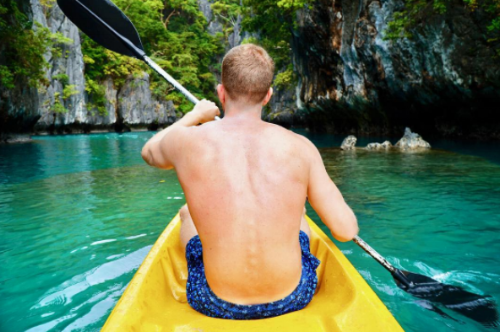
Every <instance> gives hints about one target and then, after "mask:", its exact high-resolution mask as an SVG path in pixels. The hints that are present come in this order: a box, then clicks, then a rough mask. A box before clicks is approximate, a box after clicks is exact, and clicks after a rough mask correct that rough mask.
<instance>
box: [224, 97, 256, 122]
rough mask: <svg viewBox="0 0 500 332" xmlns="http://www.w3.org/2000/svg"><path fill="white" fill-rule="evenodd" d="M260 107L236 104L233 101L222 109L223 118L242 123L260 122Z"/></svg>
mask: <svg viewBox="0 0 500 332" xmlns="http://www.w3.org/2000/svg"><path fill="white" fill-rule="evenodd" d="M261 113H262V105H261V104H260V103H258V104H247V103H238V102H233V101H228V102H226V105H225V109H224V118H225V119H233V120H243V121H260V120H261Z"/></svg>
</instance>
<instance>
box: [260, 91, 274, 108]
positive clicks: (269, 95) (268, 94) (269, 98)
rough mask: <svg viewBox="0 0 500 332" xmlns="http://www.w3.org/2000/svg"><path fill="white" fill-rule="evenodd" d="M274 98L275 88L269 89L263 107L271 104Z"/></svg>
mask: <svg viewBox="0 0 500 332" xmlns="http://www.w3.org/2000/svg"><path fill="white" fill-rule="evenodd" d="M272 96H273V88H269V90H268V91H267V94H266V97H265V98H264V100H263V101H262V106H265V105H266V104H267V103H268V102H269V100H271V97H272Z"/></svg>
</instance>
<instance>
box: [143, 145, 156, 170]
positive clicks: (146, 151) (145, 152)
mask: <svg viewBox="0 0 500 332" xmlns="http://www.w3.org/2000/svg"><path fill="white" fill-rule="evenodd" d="M141 157H142V159H144V161H145V162H146V163H147V164H148V165H151V166H152V162H153V161H152V158H151V152H150V150H149V148H148V147H147V145H145V146H144V147H143V148H142V151H141Z"/></svg>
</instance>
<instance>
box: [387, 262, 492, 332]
mask: <svg viewBox="0 0 500 332" xmlns="http://www.w3.org/2000/svg"><path fill="white" fill-rule="evenodd" d="M401 272H402V273H403V275H404V276H405V277H406V279H407V280H408V281H409V282H410V283H411V284H412V286H411V287H406V286H404V285H402V284H401V283H399V282H398V281H397V280H396V283H397V285H398V286H399V287H400V288H401V289H403V290H404V291H406V292H408V293H410V294H411V295H413V296H415V297H418V298H421V299H424V300H427V301H431V302H433V303H439V304H442V305H443V306H444V307H446V308H448V309H450V310H453V311H456V312H458V313H460V314H462V315H464V316H466V317H469V318H471V319H473V320H475V321H477V322H479V323H481V324H483V325H484V326H487V327H497V326H499V316H498V311H497V309H496V305H495V302H494V301H493V300H492V299H491V297H489V296H482V295H478V294H474V293H471V292H468V291H466V290H464V289H462V288H460V287H457V286H451V285H446V284H443V283H441V282H439V281H437V280H434V279H432V278H429V277H427V276H424V275H421V274H416V273H412V272H408V271H403V270H401Z"/></svg>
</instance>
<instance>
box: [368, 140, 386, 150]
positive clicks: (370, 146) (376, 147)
mask: <svg viewBox="0 0 500 332" xmlns="http://www.w3.org/2000/svg"><path fill="white" fill-rule="evenodd" d="M390 148H392V144H391V142H389V141H385V142H384V143H370V144H368V145H367V146H366V149H367V150H389V149H390Z"/></svg>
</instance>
